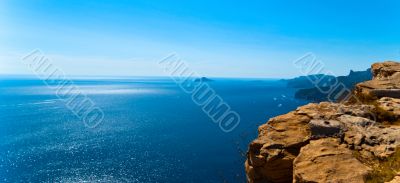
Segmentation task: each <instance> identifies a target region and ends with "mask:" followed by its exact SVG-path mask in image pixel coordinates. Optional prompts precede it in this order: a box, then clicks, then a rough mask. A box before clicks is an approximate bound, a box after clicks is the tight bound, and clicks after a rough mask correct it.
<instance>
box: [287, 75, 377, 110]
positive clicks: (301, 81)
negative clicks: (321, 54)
mask: <svg viewBox="0 0 400 183" xmlns="http://www.w3.org/2000/svg"><path fill="white" fill-rule="evenodd" d="M371 79H372V72H371V69H367V70H365V71H353V70H350V73H349V75H347V76H338V77H335V76H331V75H324V74H317V75H309V76H300V77H297V78H293V79H289V80H284V81H285V82H287V86H288V87H291V88H298V90H297V91H296V93H295V98H297V99H304V100H310V101H315V102H321V101H327V100H328V94H327V93H324V92H321V90H323V91H326V90H329V88H330V87H331V86H333V85H337V84H338V83H341V84H343V85H344V86H345V87H346V88H347V89H349V90H353V89H354V87H355V85H356V84H357V83H360V82H363V81H367V80H371ZM330 94H331V95H336V93H334V92H333V93H330Z"/></svg>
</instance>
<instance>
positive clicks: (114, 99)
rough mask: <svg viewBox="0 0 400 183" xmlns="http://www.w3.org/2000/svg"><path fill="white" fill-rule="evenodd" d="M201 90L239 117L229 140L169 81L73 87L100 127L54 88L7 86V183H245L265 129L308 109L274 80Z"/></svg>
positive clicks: (17, 81) (6, 79)
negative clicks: (253, 148) (254, 145)
mask: <svg viewBox="0 0 400 183" xmlns="http://www.w3.org/2000/svg"><path fill="white" fill-rule="evenodd" d="M193 82H195V81H193ZM197 82H199V81H197ZM204 82H207V84H208V85H209V86H210V88H212V89H213V91H215V93H216V95H218V96H219V97H221V99H223V101H224V102H225V103H226V104H227V105H229V107H230V110H232V111H234V112H236V113H237V114H238V115H239V116H240V123H238V126H237V127H236V128H234V129H233V130H232V131H229V132H227V131H226V130H222V129H221V128H220V126H219V124H218V123H217V122H215V120H213V119H212V118H211V117H210V116H209V115H208V114H207V113H206V112H204V110H203V109H202V106H199V105H198V104H196V103H195V102H194V101H193V100H192V95H191V93H187V92H185V91H184V90H182V88H181V87H180V86H179V84H177V83H176V82H175V81H174V80H172V79H170V78H167V77H166V78H163V77H124V78H74V79H72V83H73V85H74V86H76V88H77V89H76V90H77V91H79V92H80V93H82V94H84V95H85V96H86V97H87V98H88V100H90V101H92V102H93V105H95V106H96V107H98V109H101V111H102V113H103V114H104V116H103V118H102V120H101V122H100V123H99V124H97V125H96V126H94V127H93V126H88V125H87V124H86V123H85V122H84V121H83V120H82V118H81V117H79V115H77V114H76V111H72V110H71V108H70V107H67V103H66V100H65V98H62V97H61V98H60V96H59V95H57V91H56V89H55V87H54V86H51V85H50V86H49V85H48V83H46V82H43V81H42V80H40V79H37V78H35V77H13V76H2V77H0V182H146V183H147V182H166V183H179V182H182V183H190V182H196V183H197V182H207V183H209V182H211V183H213V182H215V183H217V182H245V181H246V178H245V172H244V161H245V159H246V151H247V148H248V144H249V143H250V142H251V141H252V140H253V139H254V138H256V137H257V128H258V126H259V125H261V124H264V123H265V122H267V121H268V119H269V118H271V117H274V116H277V115H281V114H284V113H287V112H289V111H291V110H294V109H296V108H297V107H298V106H301V105H304V104H306V103H307V101H302V100H297V99H295V98H294V92H295V91H294V89H292V88H288V87H286V84H285V83H284V82H282V81H281V80H277V79H231V78H229V79H227V78H211V80H207V81H204ZM75 93H76V92H75ZM70 94H71V95H72V94H73V93H72V92H71V93H70ZM63 97H68V96H63Z"/></svg>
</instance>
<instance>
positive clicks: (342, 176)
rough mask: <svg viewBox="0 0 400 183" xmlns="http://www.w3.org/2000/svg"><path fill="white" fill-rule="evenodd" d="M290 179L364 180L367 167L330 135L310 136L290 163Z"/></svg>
mask: <svg viewBox="0 0 400 183" xmlns="http://www.w3.org/2000/svg"><path fill="white" fill-rule="evenodd" d="M293 167H294V168H293V169H294V175H293V182H296V183H297V182H298V183H300V182H320V183H331V182H343V183H352V182H354V183H359V182H364V181H365V180H366V178H367V176H368V174H369V172H370V171H371V168H369V167H367V166H366V165H364V164H362V163H361V162H360V161H358V160H357V159H356V158H355V157H354V156H353V153H352V151H351V150H349V149H347V148H345V147H344V146H341V145H340V141H339V140H337V139H334V138H325V139H319V140H313V141H311V142H310V144H308V145H306V146H304V147H303V148H301V151H300V154H299V155H298V156H297V158H296V159H295V160H294V163H293Z"/></svg>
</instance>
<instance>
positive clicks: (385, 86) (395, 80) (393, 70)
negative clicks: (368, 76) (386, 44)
mask: <svg viewBox="0 0 400 183" xmlns="http://www.w3.org/2000/svg"><path fill="white" fill-rule="evenodd" d="M371 69H372V74H373V79H372V80H369V81H365V82H362V83H359V84H357V85H356V89H355V91H356V94H357V95H358V96H371V95H373V96H376V97H378V98H380V97H391V98H400V63H398V62H392V61H386V62H382V63H375V64H373V65H372V67H371Z"/></svg>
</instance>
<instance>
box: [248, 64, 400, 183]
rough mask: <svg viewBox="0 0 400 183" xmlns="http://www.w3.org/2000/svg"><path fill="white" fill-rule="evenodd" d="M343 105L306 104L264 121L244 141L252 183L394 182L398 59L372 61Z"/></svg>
mask: <svg viewBox="0 0 400 183" xmlns="http://www.w3.org/2000/svg"><path fill="white" fill-rule="evenodd" d="M372 72H373V79H372V80H370V81H366V82H362V83H359V84H357V86H356V89H355V90H354V96H353V97H352V98H351V99H349V100H348V101H346V102H343V103H329V102H321V103H319V104H316V103H311V104H308V105H305V106H302V107H299V108H298V109H297V110H295V111H292V112H289V113H287V114H284V115H281V116H277V117H275V118H272V119H270V120H269V121H268V122H267V123H266V124H264V125H261V126H260V127H259V129H258V133H259V135H258V137H257V139H255V140H254V141H253V142H251V143H250V145H249V150H248V154H247V160H246V162H245V171H246V174H247V181H248V182H250V183H256V182H273V183H280V182H298V183H300V182H301V183H303V182H330V183H335V182H344V183H347V182H389V181H391V182H398V180H400V177H398V176H397V172H399V171H400V149H399V150H398V147H399V146H400V125H399V123H398V121H399V119H400V118H399V116H400V99H398V98H400V95H399V94H400V90H399V88H400V63H397V62H383V63H376V64H373V65H372Z"/></svg>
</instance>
